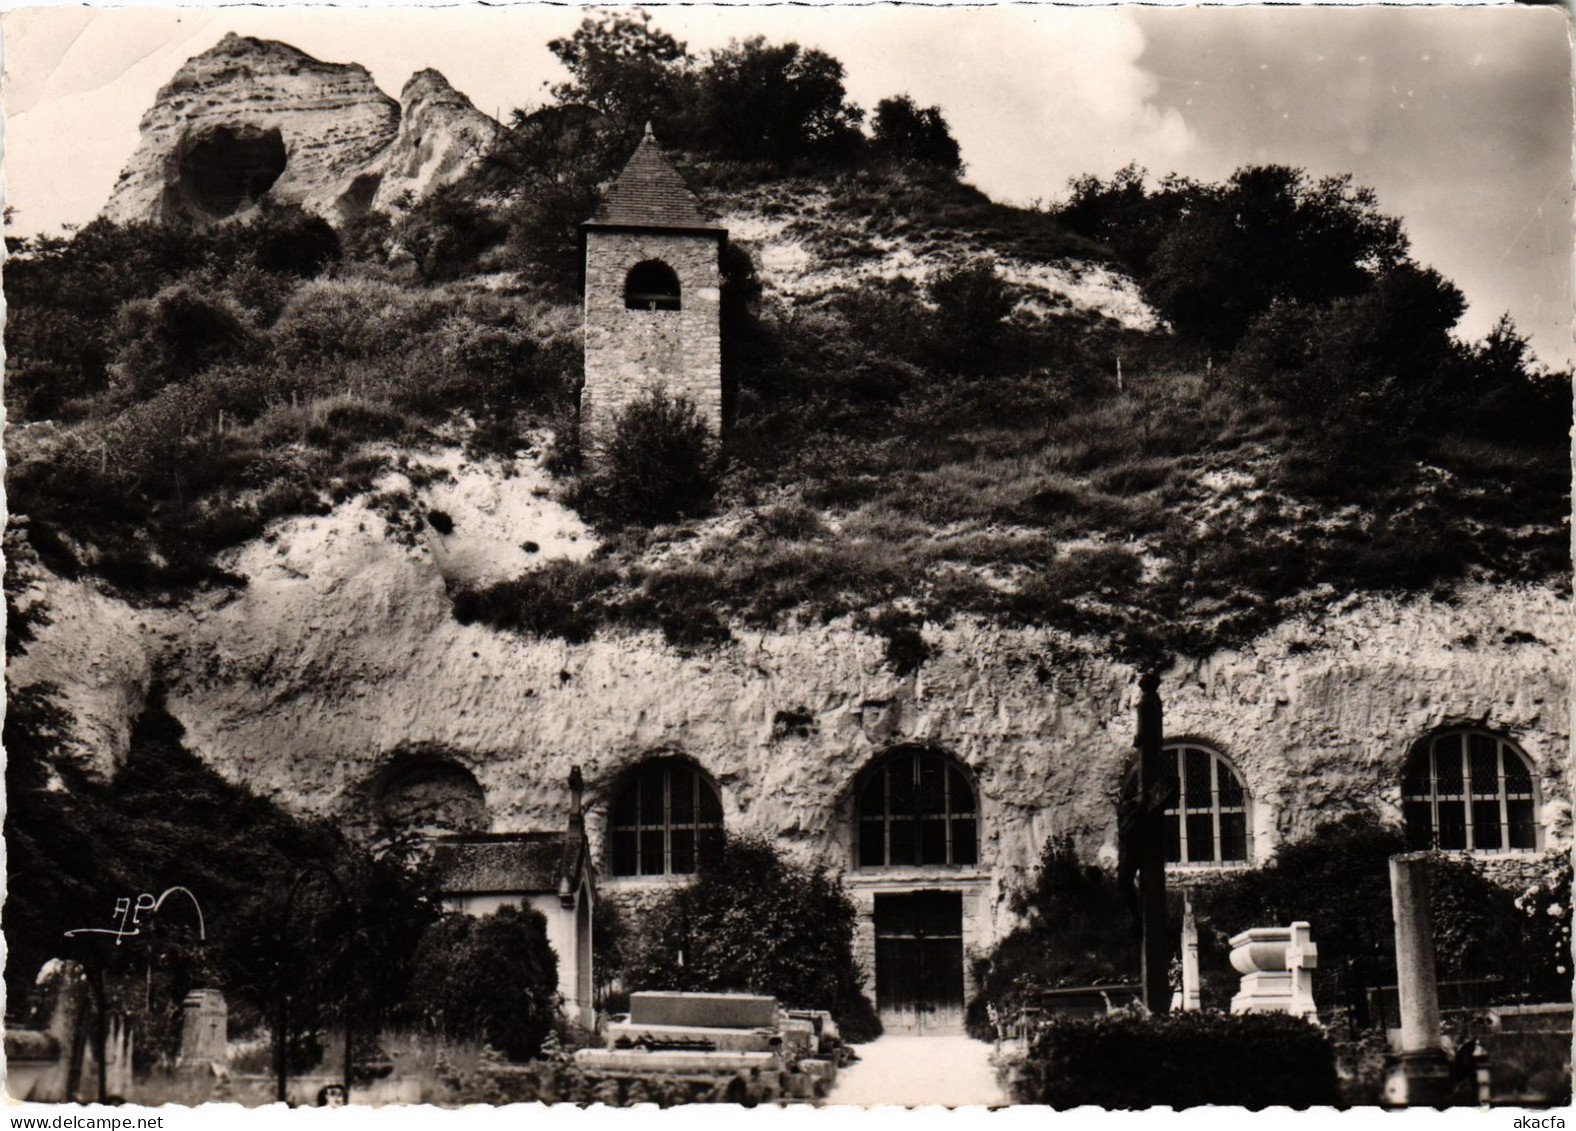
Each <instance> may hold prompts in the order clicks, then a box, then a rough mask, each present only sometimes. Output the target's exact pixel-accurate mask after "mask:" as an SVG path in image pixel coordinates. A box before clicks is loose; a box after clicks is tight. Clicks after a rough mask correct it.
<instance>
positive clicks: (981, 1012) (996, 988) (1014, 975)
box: [968, 837, 1139, 1037]
mask: <svg viewBox="0 0 1576 1131" xmlns="http://www.w3.org/2000/svg"><path fill="white" fill-rule="evenodd" d="M1010 906H1011V908H1012V912H1013V914H1014V915H1018V916H1021V917H1022V918H1023V919H1024V922H1023V924H1022V925H1021V926H1019V927H1015V928H1014V929H1013V930H1012V931H1011V932H1009V933H1008V934H1007V935H1005V936H1004V937H1003V938H1002V939H1001V940H1000V941H999V942H997V943H996V945H995V946H994V947H992V948H991V950H990V953H989V954H987V955H985V956H984V957H983V958H980V959H978V960H976V962H975V964H974V981H975V985H977V986H978V987H979V991H978V993H977V994H976V995H975V997H974V1000H972V1001H971V1002H970V1003H969V1009H968V1025H969V1031H970V1032H971V1033H973V1034H974V1035H975V1036H977V1037H991V1036H994V1032H993V1031H992V1029H991V1026H990V1024H989V1021H988V1013H989V1011H988V1009H987V1008H986V1007H987V1005H993V1006H995V1008H996V1010H997V1011H998V1013H1000V1014H1001V1015H1003V1016H1015V1015H1016V1014H1017V1012H1018V1010H1019V1009H1020V1008H1021V1007H1022V1006H1023V1005H1024V1004H1025V1002H1026V1001H1028V1000H1030V999H1032V998H1034V997H1035V996H1036V995H1038V994H1039V993H1040V992H1042V991H1045V990H1052V989H1059V988H1064V987H1068V986H1089V985H1100V984H1106V983H1113V982H1132V981H1137V979H1138V967H1139V962H1138V937H1137V934H1136V932H1135V930H1134V923H1133V917H1132V914H1131V911H1130V909H1129V907H1128V904H1127V901H1125V900H1124V899H1123V897H1122V893H1121V889H1120V888H1119V887H1118V885H1117V882H1116V878H1115V877H1114V876H1113V875H1111V874H1110V873H1108V872H1105V871H1102V870H1101V869H1100V868H1097V867H1095V866H1093V865H1091V864H1085V863H1083V862H1082V861H1080V860H1079V859H1078V853H1077V851H1076V850H1075V849H1074V848H1073V843H1072V839H1071V838H1070V837H1060V838H1058V837H1051V838H1048V839H1047V840H1046V842H1045V848H1044V850H1043V851H1042V853H1041V855H1040V867H1039V870H1038V871H1037V872H1036V873H1035V876H1034V880H1033V882H1032V884H1030V885H1029V886H1027V887H1023V888H1020V889H1018V890H1017V891H1015V892H1013V894H1012V899H1011V904H1010Z"/></svg>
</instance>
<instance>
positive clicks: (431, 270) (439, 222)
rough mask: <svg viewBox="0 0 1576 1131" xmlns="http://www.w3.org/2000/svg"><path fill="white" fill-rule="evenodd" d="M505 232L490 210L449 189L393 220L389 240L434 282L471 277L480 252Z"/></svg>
mask: <svg viewBox="0 0 1576 1131" xmlns="http://www.w3.org/2000/svg"><path fill="white" fill-rule="evenodd" d="M508 234H509V226H508V224H507V223H506V222H505V220H504V219H503V218H502V216H500V215H499V214H498V212H497V211H496V210H495V209H494V208H492V207H490V206H489V205H487V204H485V203H483V202H481V201H479V200H476V199H474V198H473V197H472V196H471V195H469V194H468V193H466V192H465V191H463V190H462V189H460V188H459V187H457V186H454V185H448V186H445V187H444V188H441V189H439V190H437V191H436V192H433V193H431V194H429V195H428V196H426V197H424V198H423V199H422V200H421V201H420V202H419V203H417V204H416V206H415V207H414V208H412V209H410V210H409V211H408V212H406V213H405V214H404V215H402V216H400V217H399V218H398V219H397V220H395V221H394V226H393V232H392V234H391V238H392V241H393V243H394V244H395V245H396V246H398V247H401V248H403V249H404V250H405V251H406V253H408V254H409V255H410V256H411V258H412V259H413V260H415V263H416V269H417V271H419V272H420V273H421V277H422V278H423V279H426V280H428V281H429V282H436V281H442V280H446V279H458V278H461V277H462V276H465V275H469V274H472V273H474V272H475V271H476V269H477V264H478V261H479V260H480V259H481V257H482V255H483V253H485V252H487V251H489V250H490V249H492V248H494V247H497V246H498V245H499V244H501V243H503V242H504V239H505V238H506V237H507V236H508Z"/></svg>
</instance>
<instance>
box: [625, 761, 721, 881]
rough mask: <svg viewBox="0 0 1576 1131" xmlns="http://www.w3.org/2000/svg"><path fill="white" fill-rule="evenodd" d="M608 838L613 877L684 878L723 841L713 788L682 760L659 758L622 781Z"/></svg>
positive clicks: (699, 773)
mask: <svg viewBox="0 0 1576 1131" xmlns="http://www.w3.org/2000/svg"><path fill="white" fill-rule="evenodd" d="M612 818H613V819H612V822H611V827H610V829H609V834H610V837H611V841H612V855H613V874H614V875H615V876H682V875H688V874H689V873H691V872H693V871H695V865H696V862H697V861H698V860H699V859H700V857H701V856H703V855H704V854H706V852H708V851H709V850H710V849H711V848H712V847H713V846H714V845H715V844H716V843H717V841H718V840H719V839H720V838H721V835H722V799H721V798H720V797H718V796H717V787H716V786H714V785H712V784H711V781H710V780H709V779H708V778H707V777H706V775H705V774H703V773H702V772H701V771H700V770H699V769H698V768H697V767H695V766H693V765H691V764H690V763H689V762H686V761H684V760H683V759H682V758H662V759H660V760H657V761H653V762H647V763H645V764H644V765H642V766H638V767H636V768H635V769H634V770H633V771H631V772H630V773H629V774H628V775H626V776H625V778H624V780H623V782H622V784H621V785H620V786H619V791H618V794H617V796H616V797H615V798H614V799H613V813H612Z"/></svg>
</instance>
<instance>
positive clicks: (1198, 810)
mask: <svg viewBox="0 0 1576 1131" xmlns="http://www.w3.org/2000/svg"><path fill="white" fill-rule="evenodd" d="M1165 759H1166V770H1167V772H1168V773H1170V774H1172V775H1174V776H1175V786H1174V790H1168V791H1167V792H1168V793H1174V796H1175V801H1174V802H1173V803H1172V804H1171V805H1170V806H1169V807H1168V808H1167V809H1166V861H1167V862H1168V863H1171V864H1245V863H1247V861H1248V859H1249V854H1250V852H1251V847H1252V846H1251V845H1250V843H1249V838H1250V836H1251V833H1250V832H1249V823H1248V793H1247V790H1245V789H1244V788H1243V786H1242V779H1241V778H1240V777H1238V776H1237V771H1236V770H1235V769H1234V768H1233V767H1232V765H1231V763H1230V762H1228V761H1226V759H1225V756H1224V755H1222V754H1221V753H1220V752H1219V751H1217V750H1212V749H1210V748H1209V747H1208V746H1201V745H1199V744H1198V743H1194V742H1171V743H1167V744H1166V746H1165Z"/></svg>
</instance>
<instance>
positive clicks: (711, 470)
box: [587, 388, 722, 526]
mask: <svg viewBox="0 0 1576 1131" xmlns="http://www.w3.org/2000/svg"><path fill="white" fill-rule="evenodd" d="M721 470H722V468H721V461H720V453H719V451H718V448H717V441H716V438H715V436H714V435H713V433H712V430H711V426H710V425H709V424H707V422H706V420H705V419H704V418H703V417H702V416H701V414H700V410H699V409H697V408H696V407H695V404H694V402H693V401H691V400H689V398H687V397H683V396H677V397H675V396H670V395H669V394H668V393H667V392H666V391H665V390H663V389H661V388H657V389H653V390H651V391H650V392H648V393H646V394H645V395H643V396H640V397H637V398H636V399H635V400H633V401H631V402H630V403H629V404H628V405H626V406H625V407H624V408H622V409H620V410H619V411H618V413H617V414H616V415H615V416H614V418H613V421H612V425H611V427H609V428H608V430H607V434H606V436H605V438H604V439H603V440H602V446H601V447H600V448H599V449H598V451H597V452H596V455H595V470H594V472H593V473H592V475H591V477H590V479H589V481H588V483H587V489H588V493H589V499H590V502H591V509H592V511H593V513H594V515H595V516H596V517H597V518H599V519H601V520H602V521H604V522H607V523H609V524H613V525H616V526H633V525H639V526H656V525H659V524H661V523H668V522H676V521H678V520H679V519H683V518H692V517H694V516H696V515H701V514H704V513H706V511H707V510H708V509H709V508H710V506H711V501H712V498H713V496H714V495H715V494H716V492H717V485H718V481H719V478H720V475H721Z"/></svg>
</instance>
